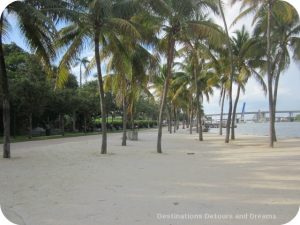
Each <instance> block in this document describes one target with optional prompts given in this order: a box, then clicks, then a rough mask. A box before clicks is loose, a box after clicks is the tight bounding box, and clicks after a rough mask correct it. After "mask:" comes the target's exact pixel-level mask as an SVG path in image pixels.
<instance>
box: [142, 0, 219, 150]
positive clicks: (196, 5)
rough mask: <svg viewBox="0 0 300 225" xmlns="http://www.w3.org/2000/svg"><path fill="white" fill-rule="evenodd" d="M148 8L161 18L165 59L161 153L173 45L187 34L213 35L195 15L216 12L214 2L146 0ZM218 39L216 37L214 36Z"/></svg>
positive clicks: (161, 108) (208, 27) (160, 128)
mask: <svg viewBox="0 0 300 225" xmlns="http://www.w3.org/2000/svg"><path fill="white" fill-rule="evenodd" d="M147 3H148V6H150V8H151V11H152V12H153V14H154V16H159V17H160V18H161V22H162V24H161V28H162V30H163V34H164V37H163V39H162V43H163V46H166V48H165V55H166V58H167V77H166V80H165V83H164V88H163V93H162V96H161V103H160V112H159V123H158V137H157V152H158V153H162V147H161V138H162V122H163V113H164V110H165V106H166V100H167V95H168V90H169V85H170V81H171V79H172V67H173V62H174V56H175V45H176V42H178V41H179V40H180V39H181V36H183V35H184V34H188V33H192V32H194V33H210V34H211V33H213V31H214V30H213V29H211V26H209V24H207V23H206V22H201V21H195V20H193V18H195V14H197V13H199V10H200V9H201V10H206V9H211V10H213V11H214V12H216V11H217V7H216V5H215V1H199V2H198V1H193V0H186V1H178V0H170V1H166V0H155V1H153V0H151V1H150V0H148V1H147ZM214 37H215V38H218V35H215V36H214Z"/></svg>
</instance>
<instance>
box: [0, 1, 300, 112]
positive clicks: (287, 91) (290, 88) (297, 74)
mask: <svg viewBox="0 0 300 225" xmlns="http://www.w3.org/2000/svg"><path fill="white" fill-rule="evenodd" d="M292 1H293V0H292ZM225 12H226V19H227V20H228V24H231V22H232V21H233V19H234V18H235V17H236V15H238V13H239V7H238V6H234V7H231V6H226V10H225ZM216 21H217V22H218V23H219V24H220V25H222V21H221V20H220V19H218V18H216ZM10 22H11V25H12V29H11V31H10V32H9V35H8V37H6V38H5V40H4V41H5V43H10V42H15V43H16V44H17V45H19V46H20V47H22V48H24V49H27V50H28V48H27V45H26V43H24V42H23V39H22V36H21V35H20V33H19V31H18V29H16V28H15V26H14V25H15V21H14V18H10ZM243 24H245V25H246V27H247V29H248V30H249V31H251V18H247V19H245V20H243V21H242V22H240V23H238V24H236V25H235V26H234V27H232V28H231V29H230V32H233V31H234V30H236V29H238V28H240V27H241V26H242V25H243ZM83 55H84V56H92V55H93V52H92V51H91V50H87V51H85V52H84V54H83ZM73 73H74V74H75V75H77V76H79V67H75V68H74V69H73ZM219 97H220V93H219V91H218V90H215V93H214V96H212V97H211V99H210V102H209V103H208V102H206V101H205V102H204V110H205V113H206V114H210V113H219V112H220V106H219ZM244 102H245V103H246V111H248V112H249V111H258V110H268V101H267V98H266V96H265V95H264V93H263V91H262V90H261V88H260V86H259V85H258V84H257V83H256V81H254V80H252V79H250V80H249V82H248V84H247V86H246V93H245V94H242V95H241V98H240V102H239V105H238V109H237V110H238V112H239V111H241V109H242V105H243V103H244ZM226 103H227V102H226ZM277 109H278V110H300V67H299V66H298V65H296V64H294V63H292V64H291V65H290V68H289V69H288V70H287V71H286V72H285V73H284V74H282V76H281V79H280V84H279V92H278V104H277ZM225 110H226V111H227V104H226V105H225Z"/></svg>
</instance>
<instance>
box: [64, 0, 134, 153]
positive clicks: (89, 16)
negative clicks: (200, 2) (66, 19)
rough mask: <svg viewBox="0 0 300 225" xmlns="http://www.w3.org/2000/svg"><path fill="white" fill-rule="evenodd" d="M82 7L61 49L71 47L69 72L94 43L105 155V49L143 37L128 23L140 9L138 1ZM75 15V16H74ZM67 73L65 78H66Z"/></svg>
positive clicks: (99, 0) (100, 0)
mask: <svg viewBox="0 0 300 225" xmlns="http://www.w3.org/2000/svg"><path fill="white" fill-rule="evenodd" d="M75 2H77V3H78V4H79V5H80V7H79V8H78V9H77V11H76V12H75V13H76V14H77V17H76V18H74V19H72V20H71V21H70V23H71V24H70V25H69V26H67V27H65V28H63V29H62V30H61V31H60V40H59V43H58V46H60V47H62V46H68V50H67V51H66V53H65V55H64V57H63V59H62V61H61V63H60V68H61V71H65V70H66V69H69V68H70V66H71V65H72V64H74V61H75V60H76V58H78V56H79V55H80V53H81V51H82V50H83V49H84V48H85V47H86V46H87V45H88V43H92V46H93V49H94V57H95V66H96V71H97V79H98V87H99V90H98V91H99V95H100V106H101V118H102V119H101V129H102V145H101V154H106V153H107V128H106V117H107V113H106V105H105V93H104V87H103V75H102V70H101V65H102V63H101V62H102V59H101V56H100V50H101V46H102V47H103V46H105V45H106V44H107V43H109V42H110V40H111V38H114V36H116V35H126V36H131V37H133V38H138V37H139V36H140V34H139V32H138V31H137V29H136V28H135V27H134V26H133V25H132V24H131V23H130V22H129V21H128V18H131V17H132V16H133V14H134V12H135V10H136V9H137V7H138V6H137V4H136V2H134V1H125V0H118V1H108V0H91V1H89V0H82V1H80V0H78V1H75ZM73 13H74V12H73ZM64 74H65V73H62V74H61V77H63V75H64Z"/></svg>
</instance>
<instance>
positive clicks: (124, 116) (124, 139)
mask: <svg viewBox="0 0 300 225" xmlns="http://www.w3.org/2000/svg"><path fill="white" fill-rule="evenodd" d="M126 141H127V104H126V99H125V95H123V137H122V146H126Z"/></svg>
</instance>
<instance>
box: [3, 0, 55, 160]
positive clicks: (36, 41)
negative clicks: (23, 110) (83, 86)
mask: <svg viewBox="0 0 300 225" xmlns="http://www.w3.org/2000/svg"><path fill="white" fill-rule="evenodd" d="M51 2H52V1H48V2H45V1H33V0H24V1H22V2H13V3H12V4H10V5H9V6H8V7H7V8H6V11H4V12H3V13H2V14H1V18H0V82H1V88H2V99H3V125H4V135H3V136H4V144H3V158H10V100H9V95H10V94H9V88H8V77H7V71H6V66H5V58H4V52H3V46H2V45H3V37H4V35H5V34H6V32H7V28H8V26H9V22H8V20H7V19H6V15H9V14H13V15H15V16H16V17H17V22H18V27H19V30H20V31H21V33H22V34H23V36H24V38H25V40H26V41H27V43H28V45H29V46H30V47H31V49H32V50H33V51H34V52H35V54H36V55H37V56H38V57H39V58H40V59H41V61H42V64H43V65H44V66H45V67H47V71H48V72H49V71H50V69H49V68H50V61H51V59H53V58H54V56H55V52H54V49H53V46H52V43H53V41H52V40H53V39H54V35H55V27H54V25H53V23H52V20H50V19H49V18H47V16H46V15H45V14H46V13H47V10H44V11H43V12H44V13H45V14H44V13H42V12H41V11H39V10H38V6H39V7H41V6H42V5H43V4H51ZM52 4H53V2H52Z"/></svg>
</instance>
